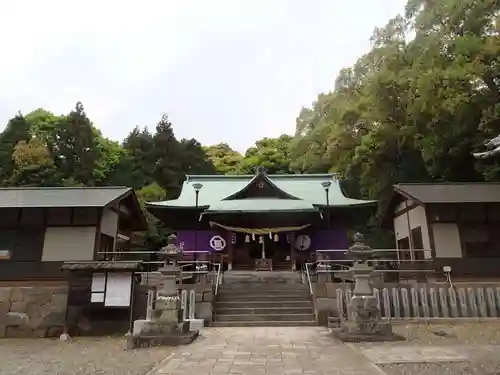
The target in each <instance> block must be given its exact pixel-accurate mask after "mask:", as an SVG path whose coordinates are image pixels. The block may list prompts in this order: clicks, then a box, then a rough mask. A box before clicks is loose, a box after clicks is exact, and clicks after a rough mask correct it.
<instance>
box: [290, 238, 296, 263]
mask: <svg viewBox="0 0 500 375" xmlns="http://www.w3.org/2000/svg"><path fill="white" fill-rule="evenodd" d="M290 260H291V261H292V271H295V270H296V268H297V267H296V262H295V232H292V233H291V236H290Z"/></svg>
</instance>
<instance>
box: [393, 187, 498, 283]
mask: <svg viewBox="0 0 500 375" xmlns="http://www.w3.org/2000/svg"><path fill="white" fill-rule="evenodd" d="M384 225H385V226H386V227H387V228H391V227H393V228H394V232H395V240H396V246H397V248H398V249H400V250H407V251H405V252H403V253H401V254H400V256H401V257H403V258H405V259H416V260H422V259H427V260H429V261H430V262H431V263H432V265H433V268H434V270H435V272H436V274H441V275H442V274H443V267H450V268H451V275H452V277H453V278H454V279H465V280H466V279H480V278H483V279H484V278H490V279H491V278H494V279H497V278H499V277H500V184H498V183H430V184H397V185H395V186H394V191H393V195H392V198H391V200H390V203H389V206H388V210H387V212H386V215H385V218H384ZM420 249H426V251H418V250H420Z"/></svg>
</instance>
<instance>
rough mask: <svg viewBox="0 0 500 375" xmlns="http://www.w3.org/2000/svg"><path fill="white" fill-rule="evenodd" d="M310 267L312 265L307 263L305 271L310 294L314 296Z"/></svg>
mask: <svg viewBox="0 0 500 375" xmlns="http://www.w3.org/2000/svg"><path fill="white" fill-rule="evenodd" d="M309 265H311V263H306V264H305V269H306V277H307V283H308V285H309V293H310V294H311V295H313V288H312V282H311V274H310V272H309Z"/></svg>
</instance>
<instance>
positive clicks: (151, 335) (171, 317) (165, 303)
mask: <svg viewBox="0 0 500 375" xmlns="http://www.w3.org/2000/svg"><path fill="white" fill-rule="evenodd" d="M176 239H177V238H176V236H175V235H170V236H169V237H168V244H167V246H165V247H163V248H162V249H161V250H160V251H158V252H157V253H156V254H157V255H158V256H159V258H160V259H162V260H164V264H163V266H162V267H161V268H160V269H159V270H158V271H159V272H160V273H161V274H162V276H163V277H162V284H163V285H162V287H161V289H159V290H158V291H157V294H156V298H155V306H154V310H153V318H152V319H151V320H136V321H134V330H133V333H132V335H131V336H130V337H128V341H127V345H128V347H131V348H135V347H148V346H158V345H182V344H187V343H190V342H191V341H193V340H194V339H195V338H196V336H197V335H198V331H190V329H189V324H187V323H186V322H182V321H181V318H180V298H179V292H178V290H177V279H178V278H179V277H180V276H181V270H180V268H179V267H178V265H177V263H176V261H177V260H178V259H179V257H180V256H181V255H182V254H181V253H182V251H181V249H180V248H179V247H178V246H177V245H176V244H175V242H176Z"/></svg>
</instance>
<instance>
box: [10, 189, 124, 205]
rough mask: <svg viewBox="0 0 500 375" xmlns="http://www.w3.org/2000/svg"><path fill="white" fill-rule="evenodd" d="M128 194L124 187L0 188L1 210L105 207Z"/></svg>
mask: <svg viewBox="0 0 500 375" xmlns="http://www.w3.org/2000/svg"><path fill="white" fill-rule="evenodd" d="M128 193H131V194H132V193H133V189H131V188H128V187H124V186H109V187H9V188H0V208H7V207H10V208H31V207H33V208H34V207H105V206H106V205H108V204H110V203H112V202H114V201H115V200H117V199H119V198H121V197H125V195H127V194H128Z"/></svg>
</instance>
